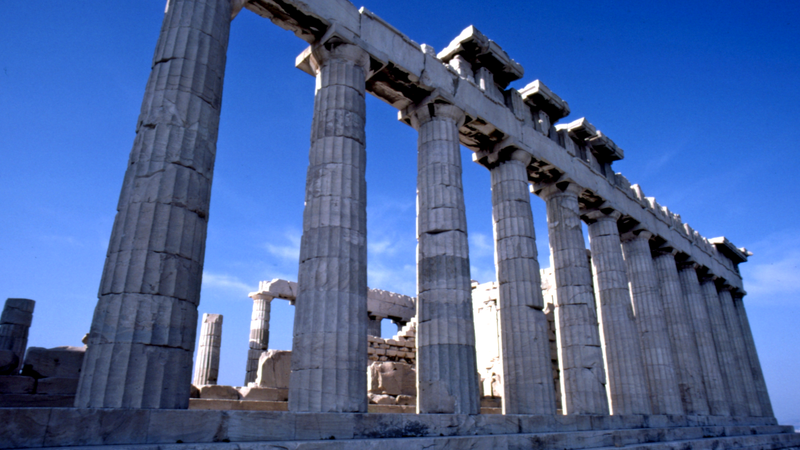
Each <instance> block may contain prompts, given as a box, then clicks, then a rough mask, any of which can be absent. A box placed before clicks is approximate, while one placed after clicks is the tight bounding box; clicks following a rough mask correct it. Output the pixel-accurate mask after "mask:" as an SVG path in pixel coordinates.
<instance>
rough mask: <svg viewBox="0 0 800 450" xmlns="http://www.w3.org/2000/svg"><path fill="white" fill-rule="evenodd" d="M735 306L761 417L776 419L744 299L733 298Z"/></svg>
mask: <svg viewBox="0 0 800 450" xmlns="http://www.w3.org/2000/svg"><path fill="white" fill-rule="evenodd" d="M733 306H734V307H735V308H736V313H737V315H738V316H739V321H740V322H741V325H742V334H743V335H744V344H745V348H746V350H747V356H748V359H749V361H750V370H751V371H752V374H753V379H754V380H755V383H756V393H757V394H758V401H759V403H760V405H761V415H762V416H763V417H775V413H774V412H773V411H772V402H771V401H770V399H769V392H768V391H767V383H766V381H765V380H764V372H762V371H761V362H760V361H759V359H758V352H757V351H756V343H755V340H753V332H752V330H750V321H749V320H748V319H747V311H745V309H744V302H743V301H742V298H741V297H739V296H735V297H733Z"/></svg>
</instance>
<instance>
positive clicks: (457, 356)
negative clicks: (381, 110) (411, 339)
mask: <svg viewBox="0 0 800 450" xmlns="http://www.w3.org/2000/svg"><path fill="white" fill-rule="evenodd" d="M404 114H405V116H406V117H408V118H410V120H411V125H412V126H413V127H414V128H415V129H416V130H417V131H418V132H419V137H418V139H417V148H418V153H417V171H418V172H417V239H418V242H419V243H418V245H417V319H418V321H419V323H418V325H417V412H418V413H420V414H426V413H448V414H478V413H479V410H480V402H479V400H480V399H479V397H480V386H479V380H478V369H477V365H476V360H475V328H474V324H473V316H472V298H471V282H470V272H469V246H468V243H467V218H466V214H465V210H464V192H463V188H462V184H461V150H460V146H459V138H458V129H459V127H460V126H461V125H462V124H463V122H464V112H463V111H461V110H460V109H458V108H457V107H455V106H453V105H451V104H449V103H448V102H446V101H445V100H443V99H441V98H439V97H434V98H429V99H428V100H427V101H425V102H424V103H422V104H419V105H416V106H414V107H412V108H411V109H408V110H406V111H404Z"/></svg>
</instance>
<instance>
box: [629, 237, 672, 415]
mask: <svg viewBox="0 0 800 450" xmlns="http://www.w3.org/2000/svg"><path fill="white" fill-rule="evenodd" d="M651 236H652V234H651V233H650V232H648V231H641V232H639V233H638V234H636V233H633V232H631V233H627V234H626V235H625V236H623V242H622V251H623V255H624V256H625V266H626V267H627V271H628V280H629V281H630V287H631V300H632V302H633V313H634V315H635V317H636V327H637V329H638V330H639V336H640V338H641V344H642V359H643V360H644V369H645V375H646V376H647V387H648V391H649V392H650V405H651V407H652V408H653V414H683V406H682V405H681V396H680V391H679V390H678V379H677V375H676V374H675V364H674V362H673V358H672V346H671V343H670V339H669V335H668V334H667V320H666V317H665V313H664V306H663V303H662V301H661V293H660V287H659V282H658V275H657V274H656V269H655V267H654V265H653V258H652V256H651V254H650V244H649V239H650V237H651Z"/></svg>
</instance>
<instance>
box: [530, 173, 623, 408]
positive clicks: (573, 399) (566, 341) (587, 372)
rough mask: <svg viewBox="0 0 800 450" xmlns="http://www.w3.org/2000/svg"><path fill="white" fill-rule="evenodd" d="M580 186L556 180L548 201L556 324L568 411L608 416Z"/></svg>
mask: <svg viewBox="0 0 800 450" xmlns="http://www.w3.org/2000/svg"><path fill="white" fill-rule="evenodd" d="M579 193H580V187H578V186H577V185H575V184H573V183H569V184H568V183H558V184H550V185H546V186H544V187H542V189H541V190H540V191H539V192H538V195H539V196H540V197H542V198H543V199H544V200H545V202H546V203H547V227H548V230H549V237H550V254H551V257H552V259H553V268H554V272H555V280H556V296H555V323H556V341H557V344H558V365H559V369H560V371H561V380H560V381H561V392H562V395H563V397H562V403H561V404H562V410H563V412H564V414H599V415H606V414H608V413H609V410H608V398H607V397H606V386H605V385H606V374H605V369H604V366H603V350H602V348H601V345H600V334H599V331H598V325H597V313H596V311H595V307H594V294H593V291H594V288H593V285H592V274H591V269H590V268H589V259H588V258H587V257H586V245H585V243H584V241H583V231H582V229H581V219H580V216H579V211H578V194H579Z"/></svg>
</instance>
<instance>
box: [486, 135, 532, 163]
mask: <svg viewBox="0 0 800 450" xmlns="http://www.w3.org/2000/svg"><path fill="white" fill-rule="evenodd" d="M532 159H533V155H531V154H530V153H528V151H526V150H523V147H522V145H521V144H520V143H519V141H517V139H515V138H511V137H509V138H506V139H504V140H502V141H501V142H498V143H497V144H496V145H494V147H492V148H489V149H486V150H481V151H479V152H477V153H473V154H472V160H473V161H475V162H476V163H478V164H481V165H483V166H485V167H487V168H488V169H492V168H494V167H496V166H497V164H499V163H503V162H506V161H511V160H514V161H520V162H521V163H523V164H524V165H525V166H526V167H527V166H528V165H529V164H530V163H531V160H532Z"/></svg>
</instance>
